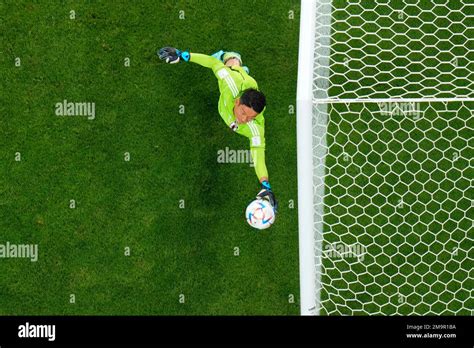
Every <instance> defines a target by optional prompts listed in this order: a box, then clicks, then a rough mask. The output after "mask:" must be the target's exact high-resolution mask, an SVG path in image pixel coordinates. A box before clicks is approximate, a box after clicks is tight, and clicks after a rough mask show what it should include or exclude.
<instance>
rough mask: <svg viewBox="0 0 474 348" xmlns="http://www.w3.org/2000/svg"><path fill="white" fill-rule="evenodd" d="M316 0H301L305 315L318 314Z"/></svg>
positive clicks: (300, 156)
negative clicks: (316, 258) (313, 119)
mask: <svg viewBox="0 0 474 348" xmlns="http://www.w3.org/2000/svg"><path fill="white" fill-rule="evenodd" d="M315 4H316V2H315V0H302V1H301V15H300V39H299V47H300V49H299V57H298V87H297V88H298V90H297V152H298V221H299V222H298V225H299V258H300V306H301V314H302V315H314V314H317V313H318V312H317V309H316V286H317V284H316V282H317V280H316V272H315V268H316V263H315V258H314V255H315V246H314V238H315V236H314V229H313V225H314V220H313V145H312V144H313V132H312V115H313V111H312V110H313V73H312V72H313V66H314V37H315V18H316V6H315Z"/></svg>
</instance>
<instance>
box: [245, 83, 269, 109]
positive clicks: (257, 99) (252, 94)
mask: <svg viewBox="0 0 474 348" xmlns="http://www.w3.org/2000/svg"><path fill="white" fill-rule="evenodd" d="M240 102H241V103H242V104H244V105H247V106H248V107H250V108H252V109H254V111H255V112H256V113H258V114H259V113H261V112H262V111H263V109H264V108H265V105H267V100H266V99H265V95H264V94H263V93H262V92H260V91H257V90H256V89H253V88H249V89H246V90H245V91H244V93H243V94H242V96H241V97H240Z"/></svg>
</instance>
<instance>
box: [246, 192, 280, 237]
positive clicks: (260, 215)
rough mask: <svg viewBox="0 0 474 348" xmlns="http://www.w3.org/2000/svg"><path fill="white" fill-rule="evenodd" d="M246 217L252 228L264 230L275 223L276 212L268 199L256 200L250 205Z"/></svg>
mask: <svg viewBox="0 0 474 348" xmlns="http://www.w3.org/2000/svg"><path fill="white" fill-rule="evenodd" d="M245 217H246V219H247V222H248V223H249V225H250V226H252V227H254V228H257V229H259V230H264V229H266V228H269V227H270V226H271V225H272V224H273V223H274V222H275V210H274V209H273V207H272V205H271V204H270V202H269V201H267V200H266V199H256V200H254V201H253V202H251V203H250V204H249V205H248V207H247V210H246V211H245Z"/></svg>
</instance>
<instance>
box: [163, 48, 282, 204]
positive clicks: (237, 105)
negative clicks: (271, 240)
mask: <svg viewBox="0 0 474 348" xmlns="http://www.w3.org/2000/svg"><path fill="white" fill-rule="evenodd" d="M158 56H159V57H160V59H161V60H164V61H165V62H166V63H169V64H175V63H178V62H180V61H181V60H183V61H185V62H192V63H196V64H199V65H202V66H204V67H206V68H209V69H212V72H213V73H214V75H215V76H216V78H217V81H218V83H219V91H220V97H219V105H218V109H219V114H220V115H221V117H222V119H223V120H224V122H225V123H226V124H227V126H228V127H229V128H230V129H231V130H233V131H234V132H236V133H238V134H240V135H243V136H245V137H247V138H248V139H249V140H250V150H251V154H252V159H253V162H254V166H255V172H256V174H257V177H258V179H259V181H260V184H261V185H262V188H261V191H260V192H259V193H258V195H257V198H262V199H263V198H266V199H268V200H269V201H270V203H271V205H272V206H273V207H274V208H275V210H276V209H277V201H276V200H275V195H274V194H273V192H272V189H271V186H270V183H269V181H268V172H267V167H266V165H265V119H264V116H263V112H264V110H265V105H266V100H265V95H264V94H263V93H262V92H260V91H259V90H258V85H257V82H255V80H254V79H253V78H252V77H251V76H250V75H249V74H248V68H247V67H243V66H242V58H241V56H240V54H238V53H236V52H224V51H219V52H217V53H215V54H213V55H212V56H208V55H205V54H199V53H190V52H187V51H180V50H178V49H176V48H173V47H164V48H162V49H160V50H159V51H158Z"/></svg>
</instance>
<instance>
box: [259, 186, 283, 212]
mask: <svg viewBox="0 0 474 348" xmlns="http://www.w3.org/2000/svg"><path fill="white" fill-rule="evenodd" d="M257 199H266V200H268V201H269V202H270V204H271V205H272V207H273V209H274V210H275V213H276V211H277V210H278V202H277V200H276V198H275V194H274V193H273V191H272V188H271V186H270V183H269V182H268V181H263V182H262V189H261V190H260V192H259V193H258V195H257Z"/></svg>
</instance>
